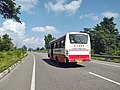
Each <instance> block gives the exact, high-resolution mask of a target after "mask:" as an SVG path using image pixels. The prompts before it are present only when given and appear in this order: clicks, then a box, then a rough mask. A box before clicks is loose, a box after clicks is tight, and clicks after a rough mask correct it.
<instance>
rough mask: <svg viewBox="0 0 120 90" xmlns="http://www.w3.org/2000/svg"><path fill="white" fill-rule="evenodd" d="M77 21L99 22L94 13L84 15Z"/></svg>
mask: <svg viewBox="0 0 120 90" xmlns="http://www.w3.org/2000/svg"><path fill="white" fill-rule="evenodd" d="M79 19H92V20H93V21H96V20H99V17H98V16H97V15H95V14H94V13H89V14H85V15H81V16H80V17H79Z"/></svg>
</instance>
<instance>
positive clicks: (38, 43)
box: [23, 37, 44, 48]
mask: <svg viewBox="0 0 120 90" xmlns="http://www.w3.org/2000/svg"><path fill="white" fill-rule="evenodd" d="M23 44H24V45H26V46H29V47H31V48H37V47H43V46H44V39H43V38H35V37H31V38H26V39H25V40H23Z"/></svg>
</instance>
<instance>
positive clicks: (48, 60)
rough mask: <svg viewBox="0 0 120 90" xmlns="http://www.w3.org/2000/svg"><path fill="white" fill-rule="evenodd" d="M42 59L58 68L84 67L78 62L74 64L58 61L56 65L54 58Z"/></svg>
mask: <svg viewBox="0 0 120 90" xmlns="http://www.w3.org/2000/svg"><path fill="white" fill-rule="evenodd" d="M42 60H43V61H45V62H46V63H47V64H49V65H51V66H54V67H59V68H80V67H85V66H83V65H79V64H75V63H68V64H66V63H60V64H59V65H57V63H56V61H54V60H50V59H42Z"/></svg>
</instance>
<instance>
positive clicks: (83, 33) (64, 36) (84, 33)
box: [49, 32, 88, 43]
mask: <svg viewBox="0 0 120 90" xmlns="http://www.w3.org/2000/svg"><path fill="white" fill-rule="evenodd" d="M66 34H84V35H88V34H87V33H82V32H68V33H66ZM66 34H64V35H62V36H61V37H59V38H57V39H54V40H52V41H50V42H49V43H54V42H56V41H58V40H60V39H61V38H63V37H65V36H66Z"/></svg>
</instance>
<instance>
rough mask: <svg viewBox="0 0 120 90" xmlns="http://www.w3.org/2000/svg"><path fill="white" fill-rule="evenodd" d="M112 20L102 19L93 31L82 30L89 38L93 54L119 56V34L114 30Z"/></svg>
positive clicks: (88, 29)
mask: <svg viewBox="0 0 120 90" xmlns="http://www.w3.org/2000/svg"><path fill="white" fill-rule="evenodd" d="M113 20H114V18H113V17H111V18H106V17H105V18H103V21H101V22H100V23H99V24H97V25H96V26H95V27H94V28H93V29H91V28H84V30H83V31H81V32H85V33H88V34H89V35H90V38H91V47H92V51H93V52H94V53H95V54H109V55H120V48H119V47H120V34H119V32H118V30H117V29H116V27H115V26H116V24H115V23H114V22H113Z"/></svg>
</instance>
